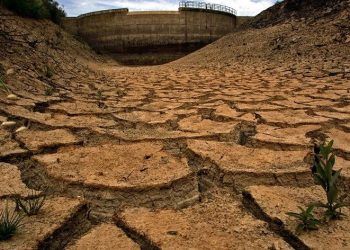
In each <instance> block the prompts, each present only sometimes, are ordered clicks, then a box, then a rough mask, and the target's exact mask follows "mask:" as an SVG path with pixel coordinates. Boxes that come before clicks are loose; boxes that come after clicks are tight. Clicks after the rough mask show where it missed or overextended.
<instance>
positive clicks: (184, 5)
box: [179, 1, 237, 16]
mask: <svg viewBox="0 0 350 250" xmlns="http://www.w3.org/2000/svg"><path fill="white" fill-rule="evenodd" d="M179 8H180V9H203V10H213V11H220V12H225V13H229V14H232V15H235V16H236V15H237V11H236V10H235V9H234V8H231V7H228V6H224V5H221V4H213V3H205V2H197V1H180V2H179Z"/></svg>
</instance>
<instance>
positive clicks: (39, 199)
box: [15, 193, 46, 216]
mask: <svg viewBox="0 0 350 250" xmlns="http://www.w3.org/2000/svg"><path fill="white" fill-rule="evenodd" d="M45 201H46V196H45V195H40V196H37V195H35V194H34V193H33V194H32V195H31V196H30V197H29V198H21V197H16V198H15V202H16V207H17V209H19V210H20V211H23V212H24V213H25V214H26V215H28V216H32V215H37V214H38V213H39V211H40V209H41V208H42V207H43V205H44V204H45Z"/></svg>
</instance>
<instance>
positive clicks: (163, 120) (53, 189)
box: [0, 61, 350, 250]
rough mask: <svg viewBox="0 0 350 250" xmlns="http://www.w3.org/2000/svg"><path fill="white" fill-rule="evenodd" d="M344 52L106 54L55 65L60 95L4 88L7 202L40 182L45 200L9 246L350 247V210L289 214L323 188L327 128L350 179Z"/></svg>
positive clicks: (5, 245) (0, 104) (0, 108)
mask: <svg viewBox="0 0 350 250" xmlns="http://www.w3.org/2000/svg"><path fill="white" fill-rule="evenodd" d="M286 65H287V63H286ZM340 65H341V67H342V69H338V70H334V69H333V70H332V71H327V70H324V71H322V70H314V69H312V68H311V67H308V66H309V65H308V62H305V65H302V66H298V67H296V69H291V68H292V67H289V66H290V65H287V66H285V67H284V65H282V66H281V67H270V68H267V67H259V66H254V67H253V66H249V65H240V64H239V63H237V64H235V65H233V66H232V65H231V67H222V66H217V67H214V66H212V67H203V66H201V65H192V66H181V64H176V63H175V64H167V65H163V66H152V67H119V66H118V67H115V66H113V65H111V64H108V63H105V64H98V63H96V64H94V65H90V67H91V68H92V70H95V71H96V72H97V71H99V72H100V73H99V74H91V75H89V72H87V71H84V70H81V69H70V70H69V71H70V72H71V73H70V74H63V75H60V76H54V77H53V80H52V81H56V82H57V85H56V88H55V91H54V92H53V93H52V95H45V93H44V92H43V91H42V92H33V93H31V92H30V90H28V89H25V90H23V89H22V90H21V89H17V90H16V91H14V92H15V94H16V95H17V97H18V98H17V99H15V98H13V99H11V98H10V99H8V98H6V94H5V93H3V92H1V100H0V122H3V125H2V126H1V128H0V139H1V142H0V162H1V163H0V173H1V174H0V180H1V186H0V198H1V200H0V204H1V205H3V204H5V201H6V199H7V198H10V197H11V196H13V195H15V194H19V195H22V196H27V195H28V194H30V193H31V192H32V191H31V190H33V189H34V190H37V191H36V192H46V193H47V194H48V199H47V201H46V203H45V205H44V207H43V209H42V211H41V212H40V213H39V214H38V215H37V216H31V217H26V219H25V221H24V225H23V226H22V227H21V228H20V230H19V232H18V234H16V235H15V236H14V237H13V238H12V239H11V240H9V241H6V242H0V249H9V250H10V249H63V248H65V249H276V250H277V249H350V233H349V230H350V211H348V210H344V212H345V213H346V214H347V215H348V216H347V217H345V218H344V219H342V220H339V221H335V222H331V223H330V224H329V225H328V226H326V227H321V228H320V229H319V230H318V231H315V232H308V233H303V234H300V235H297V234H296V233H295V232H294V228H295V226H296V223H297V222H296V221H295V219H293V218H291V217H288V216H287V215H286V212H289V211H295V210H297V207H298V206H303V205H305V203H308V202H313V201H316V200H324V199H325V197H324V195H323V193H322V191H321V190H320V188H319V187H318V186H316V185H315V184H314V182H313V180H312V177H311V173H310V162H311V154H310V153H311V148H312V146H313V143H315V142H317V141H322V140H325V139H334V140H335V144H334V148H335V153H336V155H337V161H336V168H342V169H343V172H342V178H341V190H342V192H348V191H349V189H350V147H349V142H350V94H349V92H350V76H349V66H350V63H349V61H348V62H344V61H340V62H339V64H338V66H340ZM338 68H340V67H338ZM346 68H347V70H346ZM27 72H31V71H30V70H27ZM101 72H102V73H101ZM15 74H17V75H19V76H18V77H20V75H21V70H18V69H17V68H9V69H8V70H7V75H8V76H9V77H10V76H11V75H15ZM28 74H29V73H28ZM56 77H57V79H55V78H56ZM14 78H15V77H14ZM17 79H20V80H21V78H17ZM22 80H23V79H22ZM66 82H69V84H65V83H66ZM10 205H11V206H12V205H13V204H12V203H10Z"/></svg>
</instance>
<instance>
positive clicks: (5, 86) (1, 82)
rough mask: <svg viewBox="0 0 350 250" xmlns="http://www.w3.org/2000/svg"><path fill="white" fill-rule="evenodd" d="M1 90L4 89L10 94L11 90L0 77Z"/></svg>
mask: <svg viewBox="0 0 350 250" xmlns="http://www.w3.org/2000/svg"><path fill="white" fill-rule="evenodd" d="M0 89H2V90H3V91H5V92H7V93H9V92H10V90H9V88H8V87H7V85H6V83H5V81H4V80H2V78H1V77H0Z"/></svg>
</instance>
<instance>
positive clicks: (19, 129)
mask: <svg viewBox="0 0 350 250" xmlns="http://www.w3.org/2000/svg"><path fill="white" fill-rule="evenodd" d="M27 129H28V128H27V127H25V126H22V127H19V128H18V129H16V131H15V132H16V133H19V132H21V131H24V130H27Z"/></svg>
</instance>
